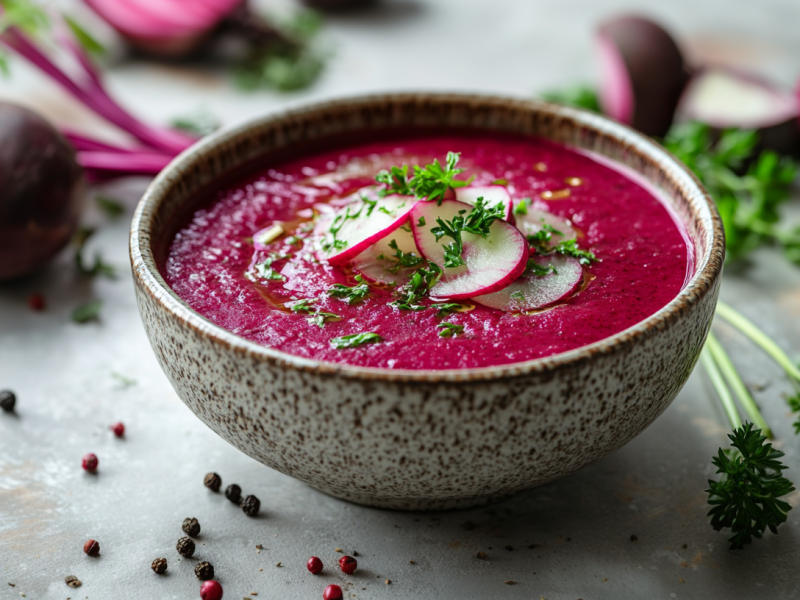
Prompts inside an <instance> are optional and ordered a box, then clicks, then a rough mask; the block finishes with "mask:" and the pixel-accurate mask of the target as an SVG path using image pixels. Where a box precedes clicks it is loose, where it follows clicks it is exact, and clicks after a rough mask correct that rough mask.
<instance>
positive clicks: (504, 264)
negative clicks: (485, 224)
mask: <svg viewBox="0 0 800 600" xmlns="http://www.w3.org/2000/svg"><path fill="white" fill-rule="evenodd" d="M472 210H473V207H472V206H470V205H469V204H465V203H463V202H458V201H456V200H445V201H443V202H442V203H441V205H437V203H436V202H418V203H417V204H416V205H415V206H414V210H412V211H411V227H412V230H413V232H414V240H415V242H416V244H417V248H419V251H420V253H421V254H422V256H423V257H424V258H426V259H427V260H428V261H430V262H432V263H435V264H436V265H438V266H439V267H441V269H442V276H441V278H440V279H439V282H438V283H436V285H434V286H433V287H432V288H431V290H430V295H431V296H434V297H438V298H449V299H451V300H462V299H466V298H471V297H473V296H476V295H480V294H489V293H492V292H496V291H498V290H501V289H503V288H504V287H506V286H507V285H509V284H510V283H511V282H513V281H514V280H515V279H517V277H519V276H520V274H521V273H522V271H524V270H525V263H526V261H527V259H528V243H527V241H526V240H525V238H524V237H523V235H522V234H521V233H520V232H519V230H518V229H517V228H516V227H514V226H512V225H509V224H508V223H506V222H505V221H502V220H500V219H498V220H496V221H494V222H493V223H492V225H491V226H490V227H489V234H488V235H487V236H486V237H483V236H480V235H476V234H473V233H466V232H462V234H461V239H462V243H463V253H462V255H461V259H462V260H463V261H464V262H465V264H464V265H461V266H458V267H445V266H444V262H445V261H444V255H445V247H446V246H448V245H450V244H451V243H453V240H452V239H451V238H450V237H447V236H444V237H442V238H440V239H439V240H437V239H436V236H435V235H434V234H433V233H431V229H433V228H435V227H437V226H438V223H437V221H436V220H437V218H439V219H442V220H443V221H452V220H453V218H454V217H456V216H458V215H461V216H463V217H465V218H466V217H467V216H468V215H469V213H470V212H471V211H472Z"/></svg>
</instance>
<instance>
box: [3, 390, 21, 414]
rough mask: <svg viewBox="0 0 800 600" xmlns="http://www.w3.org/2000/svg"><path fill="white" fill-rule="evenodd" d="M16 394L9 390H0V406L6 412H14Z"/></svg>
mask: <svg viewBox="0 0 800 600" xmlns="http://www.w3.org/2000/svg"><path fill="white" fill-rule="evenodd" d="M16 403H17V396H16V395H15V394H14V392H12V391H11V390H3V391H0V408H2V409H3V410H4V411H6V412H7V413H10V412H14V405H15V404H16Z"/></svg>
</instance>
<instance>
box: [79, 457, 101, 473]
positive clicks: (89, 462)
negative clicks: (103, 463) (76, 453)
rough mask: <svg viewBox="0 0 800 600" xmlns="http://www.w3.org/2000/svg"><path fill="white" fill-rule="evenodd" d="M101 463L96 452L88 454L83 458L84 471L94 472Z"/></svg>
mask: <svg viewBox="0 0 800 600" xmlns="http://www.w3.org/2000/svg"><path fill="white" fill-rule="evenodd" d="M99 464H100V461H99V460H97V455H96V454H91V453H89V454H87V455H86V456H84V457H83V460H81V466H82V467H83V470H84V471H89V472H90V473H94V472H95V471H97V466H98V465H99Z"/></svg>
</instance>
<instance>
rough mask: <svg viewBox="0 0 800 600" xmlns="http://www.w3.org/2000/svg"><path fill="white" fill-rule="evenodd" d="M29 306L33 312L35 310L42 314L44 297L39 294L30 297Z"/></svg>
mask: <svg viewBox="0 0 800 600" xmlns="http://www.w3.org/2000/svg"><path fill="white" fill-rule="evenodd" d="M28 306H30V308H31V310H35V311H36V312H41V311H43V310H44V296H42V295H41V294H39V293H35V294H31V295H30V296H29V297H28Z"/></svg>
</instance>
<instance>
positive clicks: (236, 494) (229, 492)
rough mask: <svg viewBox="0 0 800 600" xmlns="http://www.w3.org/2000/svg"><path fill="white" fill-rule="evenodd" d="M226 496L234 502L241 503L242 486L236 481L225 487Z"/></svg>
mask: <svg viewBox="0 0 800 600" xmlns="http://www.w3.org/2000/svg"><path fill="white" fill-rule="evenodd" d="M225 497H226V498H227V499H228V500H230V501H231V502H233V503H234V504H239V502H241V501H242V488H240V487H239V486H238V485H236V484H235V483H232V484H230V485H229V486H228V487H226V488H225Z"/></svg>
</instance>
